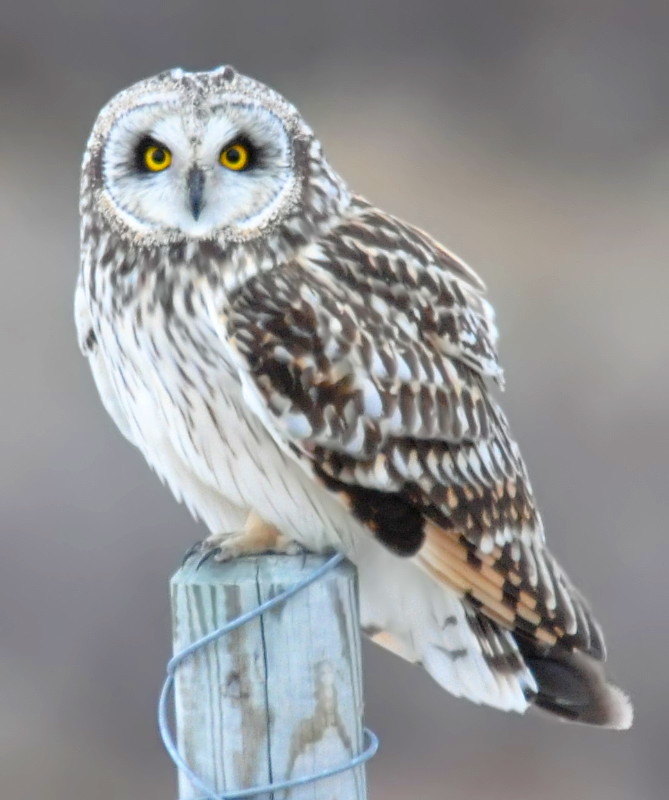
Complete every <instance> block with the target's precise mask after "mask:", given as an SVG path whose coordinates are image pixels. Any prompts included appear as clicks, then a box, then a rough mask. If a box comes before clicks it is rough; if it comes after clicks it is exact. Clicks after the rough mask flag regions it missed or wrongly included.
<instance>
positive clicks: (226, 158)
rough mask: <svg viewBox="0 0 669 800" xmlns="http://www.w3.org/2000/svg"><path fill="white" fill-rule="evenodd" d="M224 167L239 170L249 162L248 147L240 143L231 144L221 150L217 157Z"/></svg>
mask: <svg viewBox="0 0 669 800" xmlns="http://www.w3.org/2000/svg"><path fill="white" fill-rule="evenodd" d="M218 160H219V161H220V162H221V165H222V166H224V167H225V168H226V169H233V170H234V171H235V172H239V171H240V170H242V169H244V167H245V166H246V165H247V164H248V163H249V149H248V147H246V145H243V144H241V143H239V142H238V143H237V144H231V145H230V147H226V148H225V150H221V155H220V156H219V159H218Z"/></svg>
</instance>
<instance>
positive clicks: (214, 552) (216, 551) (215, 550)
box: [195, 542, 227, 571]
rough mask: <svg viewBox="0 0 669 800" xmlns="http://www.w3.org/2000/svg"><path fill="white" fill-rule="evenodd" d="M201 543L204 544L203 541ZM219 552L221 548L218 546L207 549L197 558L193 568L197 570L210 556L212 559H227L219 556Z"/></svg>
mask: <svg viewBox="0 0 669 800" xmlns="http://www.w3.org/2000/svg"><path fill="white" fill-rule="evenodd" d="M203 544H204V542H203ZM220 553H221V548H220V547H212V548H211V549H210V550H207V551H206V552H205V554H204V555H203V556H202V557H201V558H200V559H199V561H198V562H197V564H196V565H195V570H196V571H197V570H199V569H200V567H202V566H203V565H204V564H206V563H207V561H209V560H210V559H212V558H213V559H214V561H223V560H227V559H221V558H219V555H220Z"/></svg>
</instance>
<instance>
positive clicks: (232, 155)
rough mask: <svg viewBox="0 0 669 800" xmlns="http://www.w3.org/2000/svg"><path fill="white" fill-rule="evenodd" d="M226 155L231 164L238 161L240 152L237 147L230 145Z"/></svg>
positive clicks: (240, 156)
mask: <svg viewBox="0 0 669 800" xmlns="http://www.w3.org/2000/svg"><path fill="white" fill-rule="evenodd" d="M226 156H227V159H228V161H229V162H230V163H231V164H236V163H237V162H238V161H241V158H242V153H241V150H240V149H239V148H238V147H230V148H229V149H228V152H227V153H226Z"/></svg>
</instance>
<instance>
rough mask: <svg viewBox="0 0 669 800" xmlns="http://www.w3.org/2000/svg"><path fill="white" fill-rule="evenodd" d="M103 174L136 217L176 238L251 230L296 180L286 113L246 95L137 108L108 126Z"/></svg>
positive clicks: (287, 196) (123, 210) (116, 203)
mask: <svg viewBox="0 0 669 800" xmlns="http://www.w3.org/2000/svg"><path fill="white" fill-rule="evenodd" d="M102 178H103V190H104V191H105V192H106V193H107V195H108V198H109V199H110V200H111V201H112V205H113V207H114V209H115V211H116V212H117V213H118V214H119V215H120V216H121V218H122V220H123V221H124V222H125V223H126V224H127V225H128V226H129V227H131V228H132V229H134V230H136V231H138V232H142V233H149V234H152V235H154V236H155V235H160V234H164V235H165V236H167V237H168V238H171V239H173V238H174V237H175V235H178V234H188V235H190V236H193V237H197V238H207V237H211V236H214V235H216V236H226V235H228V236H230V238H232V239H234V238H237V237H244V236H245V235H248V234H249V233H250V232H251V231H254V230H256V229H258V228H260V227H261V226H262V225H263V223H265V222H267V221H268V220H271V219H274V218H276V217H277V216H278V215H280V214H281V212H282V210H283V209H285V207H286V206H287V205H288V204H289V203H290V202H291V201H292V200H291V198H293V197H294V195H295V188H296V181H297V180H298V178H297V177H296V171H295V169H294V152H293V147H292V143H291V139H290V136H289V132H288V131H287V129H286V126H285V125H284V123H283V121H282V120H281V119H280V118H279V117H278V116H276V115H275V114H274V113H272V112H271V111H270V110H268V109H266V108H263V107H262V106H259V105H257V104H255V105H254V104H251V103H249V102H248V101H244V99H243V98H241V97H239V98H230V97H214V98H212V99H211V100H210V102H209V103H207V107H206V108H203V106H202V104H198V105H197V106H196V105H195V104H194V103H191V104H190V106H188V105H187V104H185V105H184V104H183V101H181V102H175V100H174V98H173V97H170V98H169V99H168V98H164V99H162V100H161V99H160V98H152V101H151V102H146V103H142V104H141V105H137V106H136V107H134V108H132V109H130V110H129V111H128V112H126V113H125V114H123V115H122V116H120V117H119V119H118V120H117V122H116V124H115V125H113V126H112V127H111V129H110V131H109V134H108V136H107V140H106V142H105V145H104V150H103V155H102Z"/></svg>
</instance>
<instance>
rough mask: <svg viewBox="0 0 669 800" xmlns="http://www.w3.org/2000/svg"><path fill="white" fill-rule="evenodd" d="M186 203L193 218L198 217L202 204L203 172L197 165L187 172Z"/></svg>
mask: <svg viewBox="0 0 669 800" xmlns="http://www.w3.org/2000/svg"><path fill="white" fill-rule="evenodd" d="M187 186H188V204H189V205H190V210H191V213H192V215H193V219H196V220H197V219H198V218H199V217H200V214H201V213H202V206H203V205H204V201H203V195H204V172H203V171H202V170H201V169H200V168H199V167H193V168H192V169H191V171H190V172H189V173H188V179H187Z"/></svg>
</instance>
